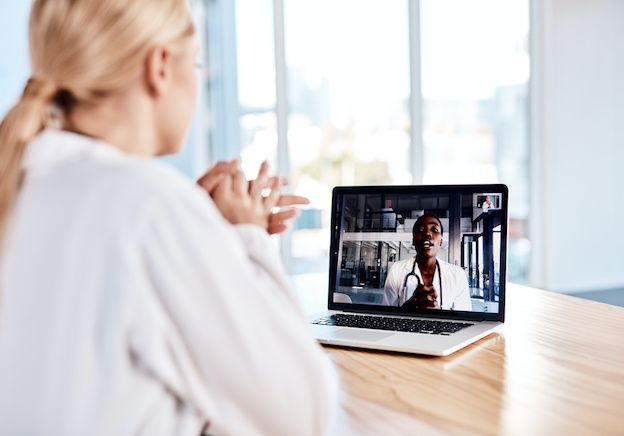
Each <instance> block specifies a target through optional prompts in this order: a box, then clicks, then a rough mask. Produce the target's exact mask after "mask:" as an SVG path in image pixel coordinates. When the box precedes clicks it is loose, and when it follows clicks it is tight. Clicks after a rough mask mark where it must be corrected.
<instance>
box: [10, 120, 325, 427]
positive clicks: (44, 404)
mask: <svg viewBox="0 0 624 436" xmlns="http://www.w3.org/2000/svg"><path fill="white" fill-rule="evenodd" d="M24 169H25V175H26V177H25V180H24V184H23V185H22V188H21V191H20V194H19V197H18V201H17V204H16V206H15V208H14V210H13V213H12V216H11V220H10V223H9V227H8V229H7V233H6V237H5V242H4V246H3V251H2V256H1V257H0V435H2V436H4V435H11V436H20V435H29V436H30V435H63V436H70V435H76V436H85V435H102V436H112V435H115V436H124V435H143V434H145V435H150V436H156V435H193V436H197V435H198V434H199V433H200V431H201V429H202V428H203V427H204V425H205V424H206V423H208V424H209V427H208V432H209V433H210V434H215V435H230V434H231V435H256V434H266V435H295V434H296V435H317V434H322V433H324V432H326V431H327V429H328V425H329V423H330V421H331V419H332V415H333V413H334V411H335V408H336V403H337V401H336V396H337V394H336V392H337V389H336V384H337V382H336V376H335V373H334V370H333V368H332V366H331V364H330V363H329V360H328V359H327V358H326V357H325V355H324V354H323V352H322V350H321V348H320V347H319V346H318V345H317V344H316V343H315V342H314V341H313V340H312V338H311V335H310V332H309V328H308V326H307V324H306V322H305V320H304V317H303V315H302V314H301V312H300V310H299V309H298V307H297V304H296V301H295V300H294V296H293V295H292V294H291V292H290V290H289V285H288V283H287V279H286V276H285V274H284V271H283V269H282V266H281V264H280V261H279V258H278V256H277V253H276V250H275V247H274V244H272V242H271V240H270V238H269V236H268V235H267V234H266V232H265V231H264V230H262V229H260V228H259V227H257V226H253V225H238V226H232V225H230V224H229V223H227V222H226V221H225V219H224V218H223V217H222V216H221V214H220V213H219V212H218V210H217V209H216V207H215V206H214V204H213V203H212V201H211V200H210V198H209V197H208V196H207V195H206V194H205V192H203V191H202V190H201V189H200V188H198V187H195V186H194V185H193V184H192V183H191V182H189V181H187V180H186V179H184V178H183V177H182V176H180V175H179V174H177V173H176V172H175V171H173V170H171V169H169V168H167V167H165V166H164V165H162V164H159V163H157V162H155V161H154V160H152V159H144V158H137V157H132V156H128V155H126V154H124V153H122V152H121V151H118V150H117V149H115V148H114V147H112V146H110V145H107V144H105V143H102V142H98V141H96V140H93V139H90V138H87V137H84V136H81V135H76V134H72V133H68V132H62V131H58V130H47V131H45V132H43V133H42V134H40V135H39V136H38V137H37V138H36V139H35V140H34V141H32V142H31V143H30V144H29V146H28V149H27V154H26V157H25V162H24Z"/></svg>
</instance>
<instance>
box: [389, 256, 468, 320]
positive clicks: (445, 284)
mask: <svg viewBox="0 0 624 436" xmlns="http://www.w3.org/2000/svg"><path fill="white" fill-rule="evenodd" d="M438 264H439V265H440V268H436V272H435V274H434V277H433V287H434V288H435V290H436V292H437V293H438V301H442V307H441V308H442V309H444V310H472V303H471V301H470V289H469V288H468V279H467V278H466V273H465V272H464V270H463V269H462V268H461V267H459V266H457V265H453V264H451V263H448V262H445V261H443V260H440V259H438ZM413 266H414V258H413V257H412V258H410V259H405V260H401V261H398V262H395V263H394V264H392V266H391V267H390V270H389V271H388V277H386V283H385V286H384V299H383V304H384V305H385V306H401V305H402V304H403V303H405V302H406V301H407V300H409V298H410V297H411V296H412V294H413V293H414V291H415V289H416V288H415V286H411V287H410V286H408V289H407V290H406V291H403V290H402V288H403V286H404V283H405V277H406V276H407V275H408V274H409V273H411V272H412V267H413ZM414 272H415V274H416V275H417V276H418V278H419V279H420V281H421V282H422V275H421V274H420V270H419V269H418V264H416V268H415V270H414ZM440 275H441V280H440ZM409 282H411V281H408V285H409V284H410V283H409ZM440 283H441V284H442V289H440ZM440 293H442V296H441V297H440Z"/></svg>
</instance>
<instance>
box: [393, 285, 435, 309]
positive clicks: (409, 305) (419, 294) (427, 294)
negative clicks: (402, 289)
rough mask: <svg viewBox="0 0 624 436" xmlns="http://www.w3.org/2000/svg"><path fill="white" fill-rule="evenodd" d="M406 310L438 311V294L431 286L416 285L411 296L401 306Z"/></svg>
mask: <svg viewBox="0 0 624 436" xmlns="http://www.w3.org/2000/svg"><path fill="white" fill-rule="evenodd" d="M401 307H403V308H406V309H439V308H440V304H439V302H438V294H437V291H436V289H435V287H434V286H433V285H423V284H422V283H421V284H419V285H418V287H417V288H416V290H415V291H414V293H413V294H412V296H411V297H410V298H409V299H408V300H407V301H405V303H403V305H402V306H401Z"/></svg>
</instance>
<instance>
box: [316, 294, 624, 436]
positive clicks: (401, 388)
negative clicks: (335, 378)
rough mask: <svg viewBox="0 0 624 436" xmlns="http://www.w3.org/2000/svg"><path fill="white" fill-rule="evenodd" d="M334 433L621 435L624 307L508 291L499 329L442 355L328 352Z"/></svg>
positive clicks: (623, 424)
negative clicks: (336, 389)
mask: <svg viewBox="0 0 624 436" xmlns="http://www.w3.org/2000/svg"><path fill="white" fill-rule="evenodd" d="M325 349H326V351H327V353H329V355H330V356H331V359H332V360H333V361H334V362H335V364H336V366H337V368H338V370H339V373H340V375H341V379H342V389H343V391H344V398H343V400H342V412H341V415H340V418H339V423H338V425H337V427H338V428H337V434H371V435H373V434H374V435H383V434H406V435H407V434H514V435H515V434H518V435H536V434H548V435H550V434H552V435H569V434H587V435H609V434H612V435H624V308H621V307H616V306H610V305H606V304H602V303H596V302H593V301H587V300H582V299H579V298H574V297H570V296H566V295H560V294H555V293H551V292H546V291H540V290H537V289H532V288H527V287H522V286H518V285H509V286H508V290H507V321H506V322H505V326H504V327H503V329H502V330H501V331H500V332H499V333H496V334H493V335H490V336H488V337H486V338H484V339H482V340H480V341H478V342H476V343H475V344H473V345H470V346H468V347H467V348H465V349H463V350H461V351H458V352H457V353H455V354H453V355H451V356H448V357H426V356H414V355H402V354H396V353H395V354H393V353H387V352H371V351H363V350H362V351H360V350H354V349H344V348H337V347H325Z"/></svg>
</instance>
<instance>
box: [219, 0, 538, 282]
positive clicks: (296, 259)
mask: <svg viewBox="0 0 624 436" xmlns="http://www.w3.org/2000/svg"><path fill="white" fill-rule="evenodd" d="M228 3H230V2H225V1H224V0H223V1H222V0H212V1H208V4H210V5H211V7H212V8H213V10H214V11H216V13H217V15H218V16H219V17H221V18H222V20H221V22H220V24H219V25H218V26H220V27H221V29H220V33H217V34H215V32H214V30H215V29H209V34H210V35H211V36H212V37H213V38H216V40H217V41H214V40H213V41H211V45H212V46H217V47H219V43H220V42H221V43H222V45H228V46H231V45H232V44H234V45H235V50H234V51H230V52H225V51H224V50H223V49H222V50H221V52H220V56H215V53H211V56H210V64H211V69H212V67H213V65H216V67H217V70H223V68H222V66H223V65H226V64H229V65H233V67H232V68H231V69H230V70H229V72H230V73H231V75H230V76H228V77H225V76H217V77H214V76H213V78H212V81H213V83H212V84H211V94H213V95H214V93H215V92H216V93H217V94H219V93H222V94H224V95H225V94H227V92H226V91H225V90H226V89H227V87H228V86H232V83H235V88H236V92H234V93H230V95H229V97H230V101H229V102H225V103H224V104H217V105H214V104H213V106H212V108H211V109H212V113H213V116H214V115H216V114H217V113H218V112H220V111H223V110H227V108H230V109H231V108H233V107H234V108H235V112H236V117H237V120H236V122H235V123H230V124H223V123H218V122H216V121H213V124H212V127H213V132H212V134H213V137H214V138H217V137H226V136H228V135H229V137H230V138H236V137H237V136H239V137H240V139H239V140H238V141H234V143H231V144H218V143H216V144H213V151H214V150H221V153H222V154H224V155H227V156H228V157H232V156H235V155H236V154H238V153H239V152H240V154H241V155H242V156H243V160H244V169H245V171H246V172H247V174H248V176H253V171H255V169H256V168H257V166H258V164H259V163H260V161H261V160H263V159H268V160H269V161H270V162H272V163H273V167H274V168H275V164H279V165H280V168H279V169H280V171H282V172H286V173H287V174H288V175H289V177H290V180H291V187H292V189H293V190H294V191H295V192H297V193H300V194H303V195H307V196H308V197H310V198H311V200H312V207H311V208H309V209H306V210H305V211H304V213H303V215H302V216H301V217H300V218H299V220H298V221H297V223H296V224H295V228H294V229H293V231H292V233H291V234H289V235H286V236H284V237H283V238H282V244H281V246H282V250H283V254H284V258H285V261H286V264H287V267H288V268H289V270H290V272H291V273H294V274H296V273H301V272H313V271H325V270H326V268H327V265H328V259H327V254H328V253H327V252H328V246H329V231H328V227H329V219H330V217H329V212H328V211H329V206H330V204H329V202H330V201H331V200H330V199H331V195H330V193H331V189H332V187H333V186H335V185H350V184H408V183H412V182H416V183H420V182H424V183H477V182H492V183H493V182H503V183H507V184H508V185H509V186H510V198H511V202H510V204H511V209H510V215H511V222H510V224H511V225H510V244H509V278H510V279H512V280H516V281H518V280H520V281H522V280H526V279H527V274H528V272H527V258H528V250H529V243H528V240H527V238H526V227H527V216H528V143H527V131H528V125H527V124H528V121H527V112H528V105H527V95H528V80H529V54H528V32H529V21H528V20H529V11H528V8H529V1H528V0H504V1H499V0H474V1H471V2H464V1H461V0H421V1H420V2H411V3H410V1H409V0H407V1H405V0H403V1H399V0H391V1H383V0H359V1H358V0H341V1H339V2H336V1H330V0H317V1H314V2H312V1H309V0H261V1H254V0H238V1H237V2H236V6H235V7H231V6H227V4H228ZM227 9H230V12H229V14H228V13H227V12H226V13H224V11H225V10H227ZM228 23H229V24H228ZM215 25H216V24H215ZM228 25H229V27H230V30H228V29H227V28H228ZM226 39H227V40H226ZM213 51H218V50H213ZM215 62H216V63H215ZM280 68H281V69H283V70H280ZM224 82H228V83H229V84H230V85H225V84H224ZM276 95H277V96H279V95H282V96H286V98H285V99H284V100H283V101H281V102H280V99H279V98H276ZM232 99H234V100H235V101H234V102H232ZM212 101H213V103H214V102H215V100H214V98H213V100H212ZM234 103H235V104H234ZM280 110H281V111H282V112H283V113H284V115H283V116H280V115H279V114H280ZM213 120H214V118H213ZM280 123H281V124H280ZM228 126H230V129H231V130H234V129H235V130H236V132H230V133H229V134H228V133H227V132H226V133H219V131H220V130H227V129H228ZM232 126H235V127H232ZM280 126H282V127H280ZM214 154H215V153H214V152H213V155H214ZM412 162H414V163H412ZM416 166H420V168H416ZM413 175H414V176H413Z"/></svg>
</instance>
